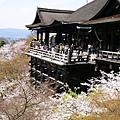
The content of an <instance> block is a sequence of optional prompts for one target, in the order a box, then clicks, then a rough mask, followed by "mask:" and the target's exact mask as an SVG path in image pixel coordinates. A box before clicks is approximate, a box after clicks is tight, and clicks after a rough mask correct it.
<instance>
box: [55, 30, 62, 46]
mask: <svg viewBox="0 0 120 120" xmlns="http://www.w3.org/2000/svg"><path fill="white" fill-rule="evenodd" d="M61 41H62V32H61V31H57V35H56V39H55V43H56V45H58V44H59V43H60V42H61Z"/></svg>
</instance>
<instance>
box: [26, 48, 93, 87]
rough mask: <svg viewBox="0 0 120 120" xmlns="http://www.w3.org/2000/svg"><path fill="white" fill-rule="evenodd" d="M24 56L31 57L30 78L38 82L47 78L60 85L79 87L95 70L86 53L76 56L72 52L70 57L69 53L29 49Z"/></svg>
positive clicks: (74, 52)
mask: <svg viewBox="0 0 120 120" xmlns="http://www.w3.org/2000/svg"><path fill="white" fill-rule="evenodd" d="M26 54H27V55H28V56H30V57H31V61H30V62H29V63H30V66H31V70H30V74H31V77H32V78H35V79H36V80H37V81H39V82H41V81H42V80H44V79H45V78H49V79H52V80H54V81H57V82H59V83H61V84H62V83H68V84H69V85H70V86H76V85H77V86H79V83H80V81H81V82H82V81H83V82H84V80H86V79H87V78H90V77H91V75H93V72H94V68H95V63H94V62H93V61H91V62H90V61H89V59H90V58H89V55H88V54H87V53H82V54H81V55H78V54H77V53H76V51H73V53H72V55H70V53H69V52H68V54H67V55H65V54H61V53H55V52H54V53H53V52H52V51H48V50H43V49H36V48H33V47H31V48H30V51H29V52H28V53H26ZM88 71H89V72H88Z"/></svg>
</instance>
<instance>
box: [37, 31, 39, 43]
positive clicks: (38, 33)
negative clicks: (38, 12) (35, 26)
mask: <svg viewBox="0 0 120 120" xmlns="http://www.w3.org/2000/svg"><path fill="white" fill-rule="evenodd" d="M37 41H39V30H37Z"/></svg>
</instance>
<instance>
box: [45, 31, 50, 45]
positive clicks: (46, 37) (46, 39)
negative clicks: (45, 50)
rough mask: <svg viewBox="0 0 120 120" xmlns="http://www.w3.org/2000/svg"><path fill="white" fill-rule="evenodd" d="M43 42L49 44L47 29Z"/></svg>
mask: <svg viewBox="0 0 120 120" xmlns="http://www.w3.org/2000/svg"><path fill="white" fill-rule="evenodd" d="M45 44H46V45H48V44H49V31H46V32H45Z"/></svg>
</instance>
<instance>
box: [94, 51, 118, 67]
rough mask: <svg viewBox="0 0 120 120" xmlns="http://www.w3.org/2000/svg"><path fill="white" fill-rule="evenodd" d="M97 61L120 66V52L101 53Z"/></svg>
mask: <svg viewBox="0 0 120 120" xmlns="http://www.w3.org/2000/svg"><path fill="white" fill-rule="evenodd" d="M96 60H99V61H104V62H108V63H114V64H119V65H120V52H112V51H99V52H98V56H97V58H96Z"/></svg>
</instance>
